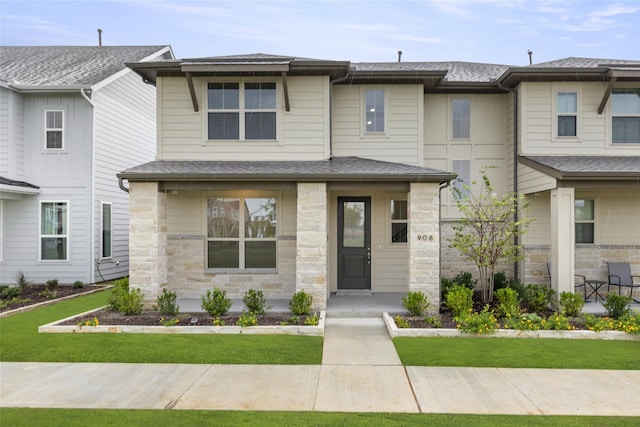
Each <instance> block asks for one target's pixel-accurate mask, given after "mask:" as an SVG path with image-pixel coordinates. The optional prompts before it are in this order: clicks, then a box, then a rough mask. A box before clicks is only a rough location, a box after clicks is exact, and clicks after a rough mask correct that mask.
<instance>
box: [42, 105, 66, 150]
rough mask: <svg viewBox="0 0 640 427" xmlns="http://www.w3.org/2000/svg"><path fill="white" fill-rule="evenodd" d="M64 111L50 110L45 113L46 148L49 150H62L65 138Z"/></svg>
mask: <svg viewBox="0 0 640 427" xmlns="http://www.w3.org/2000/svg"><path fill="white" fill-rule="evenodd" d="M62 119H63V111H61V110H54V111H53V110H49V111H45V112H44V122H45V148H46V149H47V150H61V149H62V148H64V147H63V146H62V136H63V132H64V129H63V124H62V123H63V120H62Z"/></svg>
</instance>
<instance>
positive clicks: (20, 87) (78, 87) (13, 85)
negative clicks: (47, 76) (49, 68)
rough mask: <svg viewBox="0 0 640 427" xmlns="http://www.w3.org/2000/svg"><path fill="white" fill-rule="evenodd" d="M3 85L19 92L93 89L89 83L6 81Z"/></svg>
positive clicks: (70, 91) (63, 91) (62, 91)
mask: <svg viewBox="0 0 640 427" xmlns="http://www.w3.org/2000/svg"><path fill="white" fill-rule="evenodd" d="M1 86H2V87H6V88H7V89H10V90H12V91H14V92H19V93H42V92H46V93H74V92H75V93H77V92H79V91H81V90H91V86H89V85H68V86H54V85H22V84H19V83H11V82H4V84H2V85H1Z"/></svg>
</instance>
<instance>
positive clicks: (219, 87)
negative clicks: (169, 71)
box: [207, 82, 277, 141]
mask: <svg viewBox="0 0 640 427" xmlns="http://www.w3.org/2000/svg"><path fill="white" fill-rule="evenodd" d="M207 98H208V101H207V102H208V104H207V106H208V109H207V117H208V139H210V140H241V141H242V140H275V139H276V130H277V129H276V123H277V109H276V104H277V102H276V101H277V97H276V83H275V82H243V83H235V82H232V83H209V84H208V88H207Z"/></svg>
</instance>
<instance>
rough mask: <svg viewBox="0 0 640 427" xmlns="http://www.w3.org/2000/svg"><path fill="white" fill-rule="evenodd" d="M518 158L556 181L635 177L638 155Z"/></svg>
mask: <svg viewBox="0 0 640 427" xmlns="http://www.w3.org/2000/svg"><path fill="white" fill-rule="evenodd" d="M518 161H519V162H520V163H522V164H523V165H526V166H529V167H531V168H533V169H535V170H537V171H540V172H542V173H544V174H545V175H549V176H551V177H553V178H555V179H557V180H559V181H563V180H571V181H635V182H638V183H640V156H523V155H520V156H518Z"/></svg>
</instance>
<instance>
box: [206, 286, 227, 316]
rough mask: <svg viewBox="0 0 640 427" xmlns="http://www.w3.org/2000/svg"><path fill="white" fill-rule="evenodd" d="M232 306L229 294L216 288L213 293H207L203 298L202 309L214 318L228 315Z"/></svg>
mask: <svg viewBox="0 0 640 427" xmlns="http://www.w3.org/2000/svg"><path fill="white" fill-rule="evenodd" d="M231 304H232V303H231V299H229V298H227V293H226V292H225V291H223V290H221V289H218V288H215V289H213V291H207V293H206V295H203V296H202V305H201V307H202V309H203V310H204V311H206V312H207V313H209V314H210V315H212V316H213V317H219V316H223V315H225V314H227V312H228V311H229V309H230V308H231Z"/></svg>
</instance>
